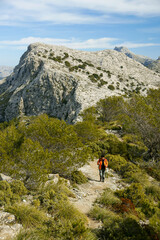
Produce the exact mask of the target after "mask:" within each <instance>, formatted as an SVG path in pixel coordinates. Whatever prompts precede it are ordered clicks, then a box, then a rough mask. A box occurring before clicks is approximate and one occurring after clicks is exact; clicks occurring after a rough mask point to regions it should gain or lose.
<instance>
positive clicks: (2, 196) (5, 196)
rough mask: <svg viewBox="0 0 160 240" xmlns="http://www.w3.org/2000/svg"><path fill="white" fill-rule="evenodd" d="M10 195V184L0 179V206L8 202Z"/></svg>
mask: <svg viewBox="0 0 160 240" xmlns="http://www.w3.org/2000/svg"><path fill="white" fill-rule="evenodd" d="M12 196H13V193H12V191H11V188H10V184H9V183H8V182H6V181H0V206H3V205H7V204H10V201H11V199H12Z"/></svg>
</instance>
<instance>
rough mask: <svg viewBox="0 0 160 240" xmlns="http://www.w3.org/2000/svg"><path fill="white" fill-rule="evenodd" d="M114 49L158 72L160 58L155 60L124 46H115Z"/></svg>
mask: <svg viewBox="0 0 160 240" xmlns="http://www.w3.org/2000/svg"><path fill="white" fill-rule="evenodd" d="M114 50H116V51H118V52H121V53H124V54H125V55H126V56H127V57H129V58H132V59H133V60H135V61H137V62H140V63H141V64H143V65H144V66H145V67H147V68H149V69H151V70H153V71H155V72H157V73H160V58H158V59H157V60H154V59H152V58H149V57H145V56H142V55H138V54H134V53H133V52H131V51H130V50H129V49H128V48H126V47H115V48H114Z"/></svg>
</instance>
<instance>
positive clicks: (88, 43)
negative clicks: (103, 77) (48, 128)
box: [0, 0, 160, 66]
mask: <svg viewBox="0 0 160 240" xmlns="http://www.w3.org/2000/svg"><path fill="white" fill-rule="evenodd" d="M0 10H1V11H0V33H1V34H0V65H8V66H15V65H17V64H18V62H19V59H20V57H21V55H22V54H23V53H24V51H26V49H27V46H28V45H29V44H30V43H33V42H44V43H48V44H54V45H64V46H67V47H70V48H76V49H80V50H87V51H96V50H102V49H113V48H114V47H115V46H126V47H128V48H129V49H130V50H131V51H133V52H134V53H136V54H140V55H145V56H148V57H151V58H154V59H157V58H158V56H159V55H160V0H152V1H151V0H0Z"/></svg>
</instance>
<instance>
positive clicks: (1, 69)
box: [0, 66, 13, 80]
mask: <svg viewBox="0 0 160 240" xmlns="http://www.w3.org/2000/svg"><path fill="white" fill-rule="evenodd" d="M12 72H13V67H8V66H0V80H1V79H3V78H5V77H7V76H9V75H10V74H11V73H12Z"/></svg>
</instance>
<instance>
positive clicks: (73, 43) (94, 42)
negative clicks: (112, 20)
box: [0, 37, 117, 49]
mask: <svg viewBox="0 0 160 240" xmlns="http://www.w3.org/2000/svg"><path fill="white" fill-rule="evenodd" d="M116 40H117V39H116V38H99V39H88V40H85V41H80V40H77V39H74V38H73V39H56V38H36V37H28V38H22V39H20V40H15V41H11V40H5V41H0V47H14V48H15V47H17V48H18V49H23V48H26V46H28V45H29V44H31V43H35V42H43V43H46V44H52V45H63V46H66V47H69V48H75V49H98V48H99V49H102V48H113V46H114V45H113V44H112V42H115V41H116Z"/></svg>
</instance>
